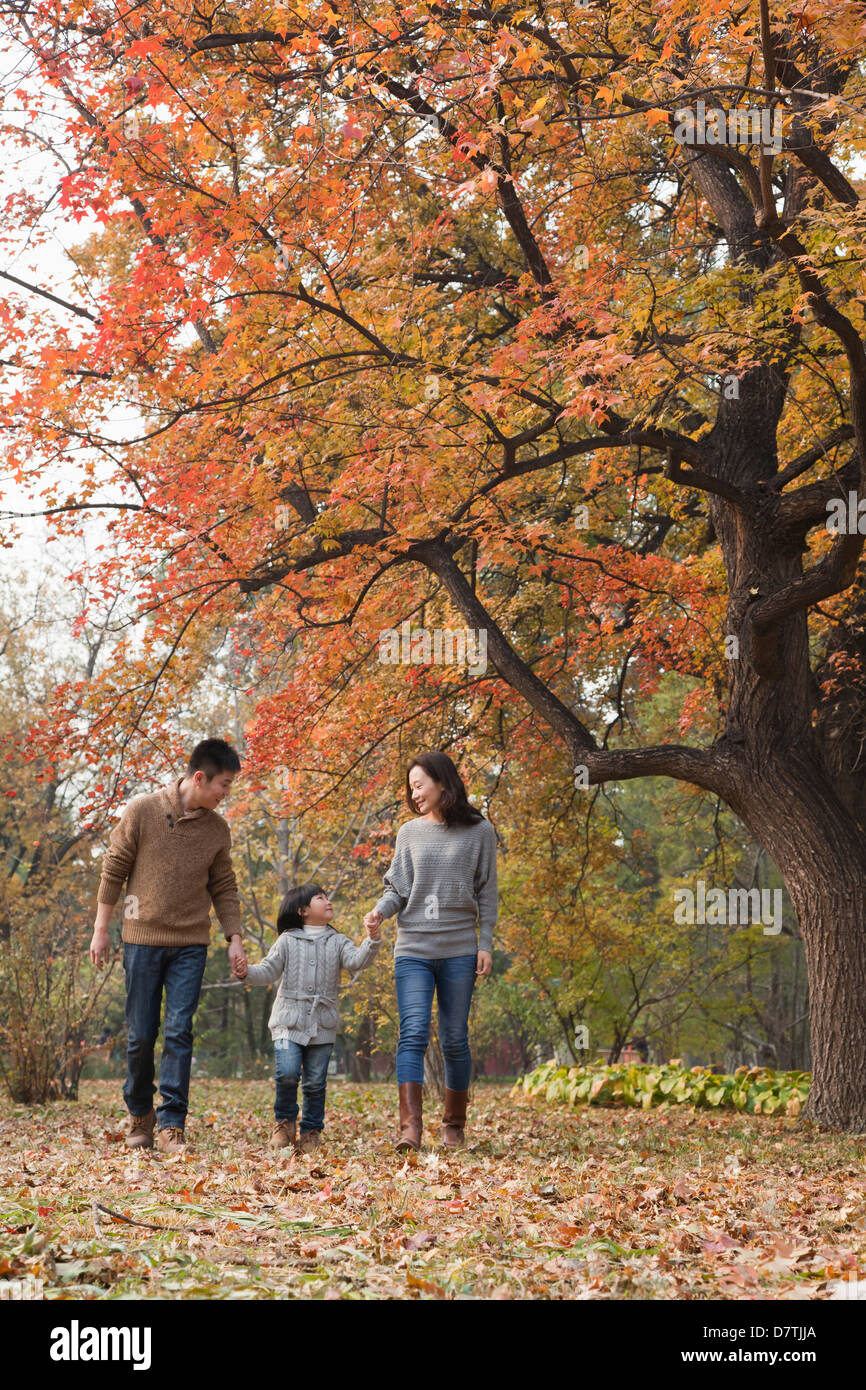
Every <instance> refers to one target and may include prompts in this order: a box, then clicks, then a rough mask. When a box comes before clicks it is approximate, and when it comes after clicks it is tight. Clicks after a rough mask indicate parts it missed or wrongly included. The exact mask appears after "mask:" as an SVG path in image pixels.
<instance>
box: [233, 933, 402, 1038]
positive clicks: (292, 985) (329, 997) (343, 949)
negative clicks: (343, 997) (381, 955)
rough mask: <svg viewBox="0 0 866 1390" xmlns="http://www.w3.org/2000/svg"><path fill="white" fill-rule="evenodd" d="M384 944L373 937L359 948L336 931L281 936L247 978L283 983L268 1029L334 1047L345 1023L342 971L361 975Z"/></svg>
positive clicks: (256, 983) (262, 982)
mask: <svg viewBox="0 0 866 1390" xmlns="http://www.w3.org/2000/svg"><path fill="white" fill-rule="evenodd" d="M381 944H382V943H381V941H371V940H370V939H369V937H368V938H367V940H366V941H362V942H361V945H360V946H355V945H354V944H353V942H351V941H350V940H349V938H348V936H343V934H342V932H338V931H335V930H334V928H333V927H329V928H328V930H327V931H326V932H323V933H322V935H321V936H317V937H311V936H305V935H304V932H303V931H302V930H301V929H299V928H297V927H290V928H289V930H288V931H284V932H281V933H280V935H279V936H278V937H277V939H276V941H275V942H274V944H273V946H272V947H271V949H270V950H269V951H268V954H267V955H266V956H265V958H264V960H263V961H260V963H259V964H258V965H251V966H250V967H249V969H248V970H247V976H246V978H247V980H248V981H249V983H250V984H253V985H270V984H273V983H274V981H275V980H279V982H280V987H279V989H278V990H277V997H276V999H275V1000H274V1007H273V1008H272V1009H271V1016H270V1018H269V1019H268V1027H269V1028H270V1029H272V1030H273V1029H274V1028H285V1029H287V1030H288V1032H287V1036H288V1037H289V1038H290V1039H291V1040H292V1041H293V1042H297V1043H301V1044H305V1043H311V1042H313V1043H328V1042H331V1043H332V1042H333V1041H334V1039H335V1038H336V1036H337V1028H338V1027H339V1023H340V1014H339V1003H338V998H337V994H338V990H339V988H340V971H341V970H348V971H350V972H351V973H352V974H353V975H354V974H357V972H358V971H359V970H363V969H364V966H365V965H369V964H370V962H371V961H372V960H375V959H376V952H377V951H378V950H379V947H380V946H381Z"/></svg>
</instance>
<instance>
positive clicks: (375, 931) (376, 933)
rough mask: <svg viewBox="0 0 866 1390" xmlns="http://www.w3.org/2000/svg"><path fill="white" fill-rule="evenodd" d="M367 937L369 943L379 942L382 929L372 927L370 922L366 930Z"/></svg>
mask: <svg viewBox="0 0 866 1390" xmlns="http://www.w3.org/2000/svg"><path fill="white" fill-rule="evenodd" d="M367 935H368V936H369V938H370V940H371V941H381V939H382V928H381V927H379V926H376V927H374V926H373V923H372V922H371V923H370V925H369V926H368V928H367Z"/></svg>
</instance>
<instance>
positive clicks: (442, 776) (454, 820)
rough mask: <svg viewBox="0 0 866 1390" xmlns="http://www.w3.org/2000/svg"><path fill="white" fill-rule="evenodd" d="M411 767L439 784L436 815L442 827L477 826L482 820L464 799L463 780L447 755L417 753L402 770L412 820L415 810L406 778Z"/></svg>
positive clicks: (416, 813)
mask: <svg viewBox="0 0 866 1390" xmlns="http://www.w3.org/2000/svg"><path fill="white" fill-rule="evenodd" d="M413 767H420V768H423V770H424V771H425V772H426V773H427V776H428V777H432V778H433V780H434V782H439V783H441V786H442V797H441V799H440V801H439V813H440V815H441V816H442V818H443V819H444V821H445V824H446V825H477V823H478V821H480V820H483V819H484V817H483V816H482V814H481V812H480V811H476V809H475V807H474V806H473V805H472V804H471V802H470V800H469V798H468V796H467V795H466V788H465V786H464V785H463V778H462V777H461V776H460V773H459V772H458V771H457V768H456V767H455V766H454V764H453V763H452V761H451V759H450V758H449V756H448V754H447V753H419V754H418V756H417V758H413V759H412V761H411V763H410V764H409V766H408V767H407V768H406V805H407V806H408V807H409V810H410V811H411V812H412V814H413V815H414V816H417V815H418V807H417V806H416V805H415V802H414V801H413V799H412V788H411V787H410V785H409V774H410V772H411V771H412V769H413Z"/></svg>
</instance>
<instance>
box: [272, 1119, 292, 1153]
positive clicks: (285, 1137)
mask: <svg viewBox="0 0 866 1390" xmlns="http://www.w3.org/2000/svg"><path fill="white" fill-rule="evenodd" d="M294 1144H295V1121H294V1120H277V1123H276V1124H275V1125H274V1132H273V1134H272V1135H271V1148H272V1149H289V1148H294Z"/></svg>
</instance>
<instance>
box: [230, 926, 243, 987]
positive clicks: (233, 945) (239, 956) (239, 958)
mask: <svg viewBox="0 0 866 1390" xmlns="http://www.w3.org/2000/svg"><path fill="white" fill-rule="evenodd" d="M229 965H230V966H231V968H232V974H233V975H237V977H238V979H239V980H244V979H246V974H247V958H246V956H245V955H244V948H243V944H242V942H241V938H240V936H239V935H235V936H233V937H232V938H231V940H230V941H229Z"/></svg>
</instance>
